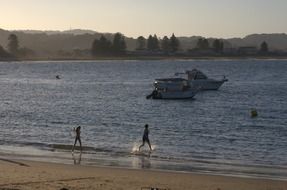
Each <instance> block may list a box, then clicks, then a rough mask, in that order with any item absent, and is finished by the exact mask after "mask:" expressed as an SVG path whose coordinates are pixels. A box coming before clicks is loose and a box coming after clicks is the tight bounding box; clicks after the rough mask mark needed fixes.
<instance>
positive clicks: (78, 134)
mask: <svg viewBox="0 0 287 190" xmlns="http://www.w3.org/2000/svg"><path fill="white" fill-rule="evenodd" d="M74 130H75V132H76V138H75V143H74V146H73V149H72V152H74V149H75V146H76V143H77V141H79V143H80V148H81V152H82V142H81V126H79V127H77V128H76V129H74Z"/></svg>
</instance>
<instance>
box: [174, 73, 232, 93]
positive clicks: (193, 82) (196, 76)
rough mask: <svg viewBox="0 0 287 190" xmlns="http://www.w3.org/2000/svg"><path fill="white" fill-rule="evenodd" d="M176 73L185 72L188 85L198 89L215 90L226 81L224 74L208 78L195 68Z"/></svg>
mask: <svg viewBox="0 0 287 190" xmlns="http://www.w3.org/2000/svg"><path fill="white" fill-rule="evenodd" d="M178 74H186V75H187V80H188V81H189V83H190V86H192V87H193V88H199V89H200V90H217V89H218V88H219V87H220V86H221V85H222V84H223V83H224V82H227V81H228V79H226V78H225V76H223V78H222V79H219V80H217V79H211V78H208V77H207V76H206V75H205V74H204V73H202V72H201V71H200V70H197V69H193V70H191V71H186V72H185V73H176V75H178Z"/></svg>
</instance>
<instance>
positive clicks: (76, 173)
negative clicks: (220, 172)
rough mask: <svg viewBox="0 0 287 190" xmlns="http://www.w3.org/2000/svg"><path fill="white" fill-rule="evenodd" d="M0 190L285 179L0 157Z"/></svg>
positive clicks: (276, 186)
mask: <svg viewBox="0 0 287 190" xmlns="http://www.w3.org/2000/svg"><path fill="white" fill-rule="evenodd" d="M0 171H1V172H0V190H4V189H5V190H12V189H13V190H16V189H21V190H33V189H51V190H52V189H53V190H54V189H59V190H60V189H69V190H76V189H77V190H78V189H99V190H101V189H109V190H137V189H138V190H149V189H151V188H158V189H159V190H165V189H166V190H185V189H186V190H193V189H194V190H225V189H226V190H228V189H232V190H249V189H250V190H286V189H287V181H277V180H268V179H253V178H252V179H251V178H240V177H226V176H215V175H203V174H192V173H177V172H163V171H151V170H134V169H123V168H110V167H94V166H81V165H66V164H55V163H44V162H32V161H22V160H21V161H17V160H9V159H0Z"/></svg>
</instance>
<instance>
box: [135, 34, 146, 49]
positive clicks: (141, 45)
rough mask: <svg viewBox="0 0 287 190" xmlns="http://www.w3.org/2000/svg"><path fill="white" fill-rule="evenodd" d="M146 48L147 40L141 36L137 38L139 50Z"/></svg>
mask: <svg viewBox="0 0 287 190" xmlns="http://www.w3.org/2000/svg"><path fill="white" fill-rule="evenodd" d="M145 48H146V39H145V38H144V37H143V36H139V37H138V38H137V45H136V49H137V50H144V49H145Z"/></svg>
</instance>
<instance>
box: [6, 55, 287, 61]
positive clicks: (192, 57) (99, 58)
mask: <svg viewBox="0 0 287 190" xmlns="http://www.w3.org/2000/svg"><path fill="white" fill-rule="evenodd" d="M285 59H287V56H103V57H85V58H83V57H54V58H51V57H47V58H44V57H39V58H19V59H12V58H11V59H1V58H0V62H14V61H19V62H21V61H71V60H73V61H102V60H139V61H142V60H143V61H149V60H150V61H154V60H285Z"/></svg>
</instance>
